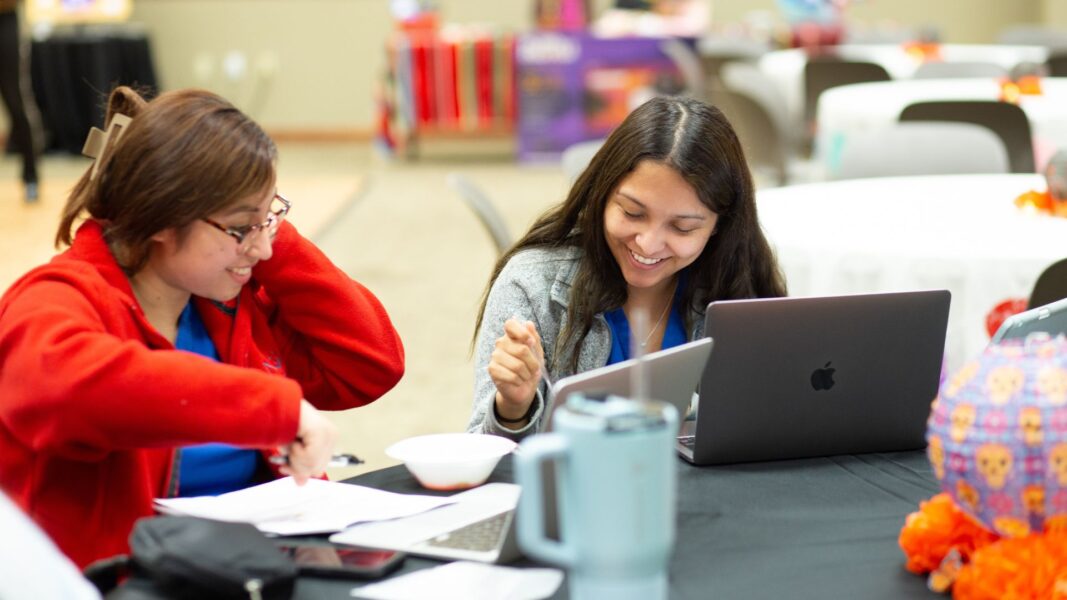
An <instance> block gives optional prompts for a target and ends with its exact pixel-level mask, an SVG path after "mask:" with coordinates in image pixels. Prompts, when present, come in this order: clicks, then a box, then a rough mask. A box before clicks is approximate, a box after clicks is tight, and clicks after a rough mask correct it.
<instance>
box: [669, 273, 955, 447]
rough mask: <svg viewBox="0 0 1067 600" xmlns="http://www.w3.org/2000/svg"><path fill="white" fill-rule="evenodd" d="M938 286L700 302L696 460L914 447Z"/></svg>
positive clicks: (938, 327)
mask: <svg viewBox="0 0 1067 600" xmlns="http://www.w3.org/2000/svg"><path fill="white" fill-rule="evenodd" d="M949 300H950V294H949V292H948V291H947V290H932V291H916V292H898V293H882V294H859V295H849V296H830V297H813V298H773V299H758V300H732V301H723V302H712V303H711V304H709V305H708V311H707V315H706V328H705V331H706V333H707V334H708V335H710V336H711V337H713V338H715V349H714V350H713V351H712V353H711V358H710V359H709V361H708V366H707V369H706V370H705V371H704V376H703V378H702V379H701V383H700V391H699V394H700V401H699V407H698V410H697V417H696V421H695V422H691V423H686V424H685V427H684V428H683V435H682V436H680V437H679V444H678V452H679V454H681V456H682V457H683V458H685V459H686V460H688V461H690V462H692V463H695V464H698V465H709V464H729V463H738V462H750V461H761V460H779V459H789V458H802V457H813V456H830V455H834V454H858V453H865V452H888V451H895V450H910V449H918V448H922V447H924V446H925V443H926V442H925V431H926V418H927V416H928V414H929V411H930V403H931V402H932V401H933V399H934V397H935V396H936V395H937V386H938V382H939V380H940V373H941V364H942V358H943V355H944V349H945V330H946V327H947V325H948V309H949Z"/></svg>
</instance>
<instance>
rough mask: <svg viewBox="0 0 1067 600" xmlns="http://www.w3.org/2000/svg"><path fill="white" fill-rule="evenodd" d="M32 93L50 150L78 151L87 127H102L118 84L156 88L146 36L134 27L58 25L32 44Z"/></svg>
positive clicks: (145, 90) (147, 90)
mask: <svg viewBox="0 0 1067 600" xmlns="http://www.w3.org/2000/svg"><path fill="white" fill-rule="evenodd" d="M30 73H31V76H32V80H33V94H34V98H35V99H36V101H37V105H38V108H40V111H41V121H42V124H43V125H44V128H45V130H46V132H47V135H46V138H47V148H46V149H48V150H56V151H62V152H69V153H72V154H80V153H81V149H82V145H83V144H84V143H85V136H86V135H88V133H89V127H91V126H96V127H103V124H104V116H105V111H106V107H107V97H108V94H110V93H111V90H112V88H114V87H115V86H117V85H130V86H133V87H135V88H137V89H139V90H141V91H142V94H145V93H147V95H149V96H151V95H153V94H155V92H156V90H157V89H158V83H157V80H156V72H155V69H154V68H153V66H152V53H151V49H150V47H149V42H148V37H147V36H146V35H145V34H144V33H143V32H141V31H138V30H136V29H126V28H116V27H102V28H96V27H86V28H82V29H69V30H62V31H60V30H57V31H56V32H55V33H53V34H52V35H50V36H49V37H48V38H46V39H43V40H35V41H34V42H33V44H32V46H31V49H30Z"/></svg>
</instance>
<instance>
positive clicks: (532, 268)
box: [467, 247, 704, 440]
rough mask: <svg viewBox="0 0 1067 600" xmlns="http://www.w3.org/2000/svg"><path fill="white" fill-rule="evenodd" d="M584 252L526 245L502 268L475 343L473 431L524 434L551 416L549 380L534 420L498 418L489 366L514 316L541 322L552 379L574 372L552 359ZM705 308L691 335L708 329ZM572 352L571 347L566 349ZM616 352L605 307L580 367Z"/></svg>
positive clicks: (697, 316)
mask: <svg viewBox="0 0 1067 600" xmlns="http://www.w3.org/2000/svg"><path fill="white" fill-rule="evenodd" d="M581 252H582V251H581V249H579V248H576V247H566V248H532V249H529V250H523V251H521V252H519V253H518V254H516V255H515V256H512V257H511V259H510V260H508V262H507V264H506V265H504V268H503V269H502V270H501V271H500V276H499V277H497V279H496V281H495V282H493V287H492V289H491V290H489V298H488V301H487V302H486V304H485V314H484V315H483V317H482V326H481V328H480V329H479V330H478V342H477V344H476V345H475V349H474V409H473V411H472V413H471V418H470V423H468V424H467V431H470V432H474V433H491V434H495V435H500V436H504V437H507V438H511V439H514V440H518V439H521V438H523V437H525V436H527V435H529V434H531V433H537V432H538V431H540V430H541V427H542V424H543V423H544V416H545V406H546V403H545V398H546V397H548V395H549V393H550V390H548V388H547V386H546V385H545V383H544V381H542V382H541V383H540V385H539V386H538V388H537V396H536V397H535V398H534V400H533V401H534V404H535V405H536V408H535V409H534V410H535V412H534V414H533V418H532V419H531V420H530V423H529V424H528V425H526V427H523V428H522V429H518V430H514V431H513V430H511V429H507V428H505V427H504V426H502V425H501V424H500V423H499V422H497V420H496V416H495V415H494V413H493V403H494V402H495V400H496V386H495V385H494V384H493V380H492V378H490V377H489V371H488V368H487V367H488V365H489V359H490V356H491V355H492V353H493V349H494V348H495V347H496V340H497V338H499V337H500V336H502V335H504V321H506V320H508V319H509V318H511V317H513V316H514V317H516V318H518V319H519V320H520V321H533V323H534V325H535V326H536V327H537V331H538V333H540V334H541V344H542V347H543V348H544V351H545V364H546V365H547V367H548V369H549V377H551V379H552V381H558V380H559V379H561V378H563V377H567V376H569V375H574V373H573V372H571V370H570V369H569V365H568V364H562V365H558V368H553V367H552V362H553V358H554V357H555V356H556V355H557V351H558V350H559V349H557V348H556V341H557V338H558V337H559V332H560V331H561V330H562V329H563V327H564V326H565V325H566V323H567V305H568V303H569V301H570V292H571V283H572V282H573V281H574V276H575V273H576V272H577V270H578V263H579V260H580V257H581ZM702 310H703V307H701V311H702ZM701 311H693V314H692V315H691V322H692V323H693V328H692V332H691V336H690V338H689V339H691V340H692V339H697V338H698V337H701V336H703V334H704V319H703V314H702V312H701ZM569 355H570V353H569V352H568V353H566V354H564V356H569ZM610 355H611V331H610V329H609V328H608V322H607V320H605V319H604V315H603V313H600V314H597V315H596V316H595V318H594V320H593V328H592V329H591V330H590V331H589V335H587V336H586V338H585V340H584V341H583V342H582V347H581V351H580V353H579V354H578V371H577V372H578V373H584V372H585V371H589V370H591V369H596V368H598V367H603V366H604V365H606V364H607V362H608V357H609V356H610ZM563 362H566V363H569V362H570V361H563Z"/></svg>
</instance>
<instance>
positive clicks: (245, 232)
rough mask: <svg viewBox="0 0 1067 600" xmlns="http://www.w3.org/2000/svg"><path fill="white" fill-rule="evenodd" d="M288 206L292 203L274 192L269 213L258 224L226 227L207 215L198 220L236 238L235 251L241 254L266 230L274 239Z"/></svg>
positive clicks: (287, 212)
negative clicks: (265, 218) (264, 219)
mask: <svg viewBox="0 0 1067 600" xmlns="http://www.w3.org/2000/svg"><path fill="white" fill-rule="evenodd" d="M290 206H292V203H290V202H289V201H288V200H286V199H285V196H282V195H281V194H277V193H276V194H274V198H273V199H272V200H271V203H270V213H269V214H268V215H267V220H266V221H263V222H262V223H259V224H258V225H246V226H243V227H226V226H225V225H221V224H219V223H216V222H215V221H212V220H211V219H209V218H207V217H203V218H201V219H200V220H201V221H203V222H205V223H207V224H208V225H211V226H212V227H214V228H215V229H218V230H219V231H221V232H223V233H225V234H226V235H228V236H230V237H232V238H233V239H235V240H237V251H238V252H239V253H242V254H243V253H245V252H248V250H249V249H250V248H251V247H252V244H254V243H255V242H256V240H257V239H259V236H260V234H262V233H263V232H266V233H267V235H269V236H270V239H272V240H273V239H274V236H275V235H277V233H278V227H279V226H281V224H282V221H284V220H285V215H287V214H289V207H290Z"/></svg>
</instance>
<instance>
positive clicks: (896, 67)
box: [759, 44, 1049, 123]
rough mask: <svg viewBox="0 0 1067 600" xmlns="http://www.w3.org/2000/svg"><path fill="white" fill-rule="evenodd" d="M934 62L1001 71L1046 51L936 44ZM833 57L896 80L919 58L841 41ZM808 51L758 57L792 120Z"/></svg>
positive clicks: (799, 110) (895, 48) (800, 110)
mask: <svg viewBox="0 0 1067 600" xmlns="http://www.w3.org/2000/svg"><path fill="white" fill-rule="evenodd" d="M937 52H938V55H937V59H936V60H937V62H946V63H992V64H996V65H1000V66H1001V67H1003V68H1004V69H1005V70H1009V69H1011V68H1012V67H1014V66H1016V65H1018V64H1019V63H1024V62H1033V63H1043V62H1045V60H1046V59H1047V58H1048V55H1049V50H1048V48H1045V47H1043V46H1016V45H1003V44H940V45H938V46H937ZM833 53H834V56H836V57H838V58H840V59H842V60H849V61H864V62H872V63H875V64H878V65H881V66H882V67H884V68H885V70H886V71H887V72H888V73H889V76H890V77H892V78H893V79H894V80H896V79H910V78H911V77H912V76H914V75H915V72H916V71H917V70H918V69H919V67H920V65H922V64H923V62H924V61H923V59H922V58H921V57H919V56H917V55H916V54H915V53H913V52H909V50H908V48H907V47H906V46H905V45H903V44H843V45H840V46H835V47H834V48H833ZM807 62H808V54H807V52H805V51H804V50H802V49H798V48H793V49H789V50H777V51H774V52H768V53H767V54H765V55H763V56H762V57H760V59H759V68H760V70H761V71H763V72H764V73H766V74H767V75H768V76H769V77H770V78H771V79H772V80H773V81H774V82H775V84H776V85H777V86H778V88H779V90H780V91H781V94H782V97H783V98H784V100H785V103H786V106H787V107H788V110H789V114H790V116H791V118H792V119H794V122H795V123H800V122H801V118H802V116H803V114H804V65H805V64H807Z"/></svg>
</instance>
